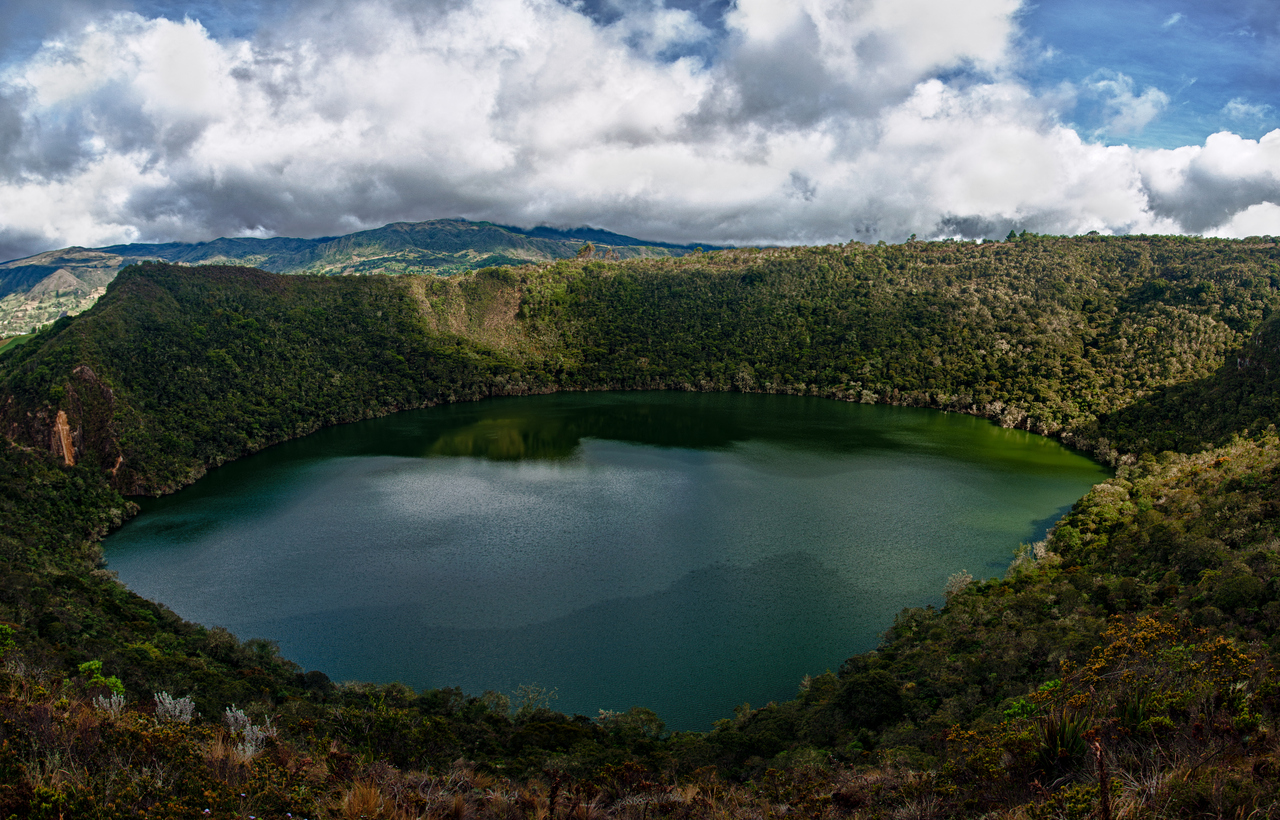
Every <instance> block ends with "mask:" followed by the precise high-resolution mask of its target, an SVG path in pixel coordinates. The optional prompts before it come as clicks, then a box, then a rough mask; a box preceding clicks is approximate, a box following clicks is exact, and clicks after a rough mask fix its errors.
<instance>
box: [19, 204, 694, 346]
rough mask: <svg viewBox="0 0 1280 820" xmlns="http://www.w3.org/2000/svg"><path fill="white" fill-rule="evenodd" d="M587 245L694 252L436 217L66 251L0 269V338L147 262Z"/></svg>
mask: <svg viewBox="0 0 1280 820" xmlns="http://www.w3.org/2000/svg"><path fill="white" fill-rule="evenodd" d="M587 243H590V244H592V245H593V246H594V249H593V250H592V251H591V253H593V254H594V255H595V256H597V257H600V258H609V259H630V258H634V257H652V256H683V255H684V254H686V253H689V252H691V251H693V250H694V249H695V248H696V247H697V246H695V245H672V244H668V243H665V242H649V241H647V240H643V239H636V238H635V237H631V236H623V235H621V234H616V233H611V232H609V231H603V230H598V229H596V228H575V229H572V230H557V229H555V228H546V227H540V228H533V229H531V230H523V229H521V228H512V227H508V226H504V225H495V224H493V223H490V222H470V221H467V220H465V219H433V220H431V221H429V222H393V223H392V224H390V225H386V226H384V227H381V228H377V229H375V230H370V231H360V232H358V233H353V234H347V235H346V236H326V237H321V238H319V239H290V238H285V237H277V238H273V239H252V238H222V239H215V240H213V241H212V242H194V243H192V242H169V243H165V244H156V245H146V244H134V245H111V246H109V247H105V248H77V247H72V248H63V249H62V250H56V251H48V252H46V253H41V254H36V255H35V256H30V257H27V258H26V259H16V260H14V261H12V262H5V263H3V264H0V337H6V336H15V335H18V334H22V333H30V332H31V331H32V329H33V328H37V327H39V326H41V325H44V324H48V323H49V322H52V321H53V320H55V319H57V318H58V317H60V316H69V315H74V314H76V313H79V312H81V311H83V310H86V309H87V308H89V307H90V306H91V305H92V304H93V303H94V302H96V301H97V299H98V297H99V296H101V295H102V294H103V293H104V292H105V291H106V287H107V284H108V283H109V282H111V280H112V279H114V278H115V276H116V273H118V272H119V271H120V269H121V268H123V267H125V266H126V265H131V264H133V263H135V262H141V261H144V260H148V259H155V260H161V261H165V262H176V263H180V264H187V265H196V264H204V263H216V264H236V265H249V266H253V267H256V268H261V269H263V270H267V271H271V272H273V273H293V274H320V275H340V274H369V273H388V274H397V273H437V274H440V275H449V274H453V273H458V272H460V271H467V270H476V269H479V268H484V267H489V266H492V265H522V264H526V263H529V262H546V261H550V260H553V259H567V258H571V257H574V256H577V255H578V253H579V251H580V250H581V249H582V247H583V246H584V245H585V244H587ZM701 247H703V248H705V249H706V250H712V249H715V248H717V247H719V246H713V245H703V246H701Z"/></svg>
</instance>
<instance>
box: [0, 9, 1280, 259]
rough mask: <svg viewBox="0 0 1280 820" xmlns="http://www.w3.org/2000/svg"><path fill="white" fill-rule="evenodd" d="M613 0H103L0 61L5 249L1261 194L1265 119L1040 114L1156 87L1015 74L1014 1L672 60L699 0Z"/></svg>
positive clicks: (692, 226) (793, 24)
mask: <svg viewBox="0 0 1280 820" xmlns="http://www.w3.org/2000/svg"><path fill="white" fill-rule="evenodd" d="M616 5H617V7H618V8H619V9H622V11H623V13H622V14H621V16H620V17H618V18H617V19H615V20H613V21H612V22H609V23H607V24H601V23H598V22H595V21H593V20H592V19H590V18H589V17H587V16H586V15H584V14H582V13H580V11H578V10H576V9H575V8H572V7H570V6H566V5H564V4H562V3H559V2H554V0H454V1H453V2H450V3H447V4H446V3H440V4H414V5H413V7H412V8H408V7H407V6H401V5H396V4H395V3H394V2H392V0H387V2H364V3H360V4H335V5H333V6H317V7H314V8H312V9H309V13H308V15H307V16H306V17H305V18H299V19H298V20H296V21H295V22H294V23H293V24H292V25H291V26H288V27H283V28H280V29H278V30H275V31H272V32H270V33H268V34H263V35H262V36H260V37H258V38H257V39H255V40H252V41H241V40H229V39H228V40H217V39H215V38H213V37H212V36H211V35H210V34H209V33H208V32H207V31H206V30H205V29H204V28H203V27H201V25H200V24H199V23H196V22H191V21H184V22H173V21H169V20H163V19H145V18H143V17H140V16H138V15H134V14H123V15H115V16H109V17H102V18H100V19H97V20H95V21H93V22H91V23H89V24H86V25H83V26H82V27H81V28H80V29H79V30H76V31H69V32H67V33H65V34H64V35H63V36H62V37H61V38H60V39H59V40H58V41H57V42H48V43H46V44H45V46H44V47H43V48H42V49H41V50H40V51H39V52H38V53H36V54H35V55H34V56H33V57H32V58H31V59H29V60H26V61H25V62H21V63H16V64H14V65H12V66H11V67H10V69H9V71H8V73H7V74H6V75H5V76H4V77H3V78H2V79H0V252H2V251H8V252H9V255H18V254H19V253H24V252H34V251H37V250H42V249H45V248H48V247H57V246H60V245H67V244H81V245H96V244H107V243H111V242H125V241H135V240H146V241H153V240H170V239H187V240H196V239H208V238H212V237H214V236H218V235H244V234H255V235H268V234H273V233H274V234H278V235H294V236H298V235H301V236H307V235H311V236H315V235H321V234H334V233H340V232H345V231H350V230H355V229H359V228H362V227H371V226H376V225H380V224H383V223H385V222H389V221H393V220H398V219H425V218H431V217H438V216H467V217H471V218H487V219H494V220H497V221H501V222H506V223H514V224H524V225H532V224H537V223H551V224H558V225H579V224H593V225H599V226H603V227H607V228H610V229H613V230H618V231H622V232H626V233H631V234H633V235H639V236H646V237H652V238H655V239H666V240H675V241H694V240H703V241H709V242H725V243H763V242H824V241H844V240H847V239H850V238H855V237H856V238H859V239H863V240H870V241H875V240H877V239H886V240H890V241H900V240H902V239H904V238H906V236H908V235H910V234H911V233H917V234H919V235H921V236H933V235H960V236H981V235H986V236H994V235H999V236H1003V234H1004V233H1007V231H1008V230H1009V228H1010V227H1017V228H1019V229H1022V228H1027V229H1030V230H1035V231H1038V232H1049V233H1074V232H1083V231H1088V230H1099V231H1103V232H1123V231H1147V232H1165V231H1179V230H1191V231H1210V230H1224V231H1225V230H1234V228H1231V227H1230V226H1231V225H1234V224H1235V222H1233V220H1235V219H1236V217H1237V215H1242V214H1244V216H1240V217H1239V219H1242V220H1245V221H1248V220H1251V219H1254V216H1252V215H1248V214H1256V213H1263V214H1264V216H1265V214H1266V213H1269V212H1267V211H1266V210H1265V209H1263V210H1262V211H1257V210H1256V208H1257V206H1260V205H1261V204H1262V203H1274V202H1276V201H1280V200H1278V199H1277V197H1276V195H1275V190H1276V184H1275V177H1276V175H1275V174H1274V173H1273V171H1274V168H1275V166H1276V159H1275V157H1274V154H1275V146H1276V145H1277V144H1280V132H1276V133H1275V134H1272V135H1268V136H1267V137H1264V138H1263V139H1262V140H1261V141H1249V140H1242V139H1240V138H1239V137H1234V135H1229V134H1219V135H1215V136H1214V137H1212V138H1210V140H1209V141H1208V142H1206V144H1205V145H1204V146H1201V147H1195V146H1193V147H1191V148H1187V149H1178V150H1177V151H1171V152H1150V151H1148V152H1142V151H1134V150H1132V149H1129V148H1126V147H1123V146H1112V147H1107V146H1103V145H1100V144H1097V143H1095V142H1091V141H1089V140H1084V139H1081V137H1080V135H1079V134H1077V133H1076V132H1075V131H1073V130H1071V129H1070V128H1068V127H1066V126H1064V125H1062V124H1061V122H1060V120H1059V118H1058V114H1057V112H1058V111H1060V110H1063V109H1064V107H1066V106H1068V105H1069V104H1070V103H1071V102H1072V101H1073V100H1074V99H1075V98H1076V97H1077V96H1079V95H1085V96H1088V95H1092V96H1091V97H1090V98H1091V99H1093V100H1095V101H1097V102H1098V104H1100V105H1104V106H1106V111H1107V114H1108V119H1109V122H1110V125H1109V127H1108V128H1109V130H1110V131H1114V132H1117V133H1121V132H1133V131H1137V130H1140V129H1141V128H1142V127H1144V126H1145V125H1147V124H1148V123H1149V122H1151V121H1152V119H1153V118H1154V117H1156V116H1158V114H1159V112H1160V110H1162V109H1163V107H1164V106H1166V105H1167V104H1168V98H1167V97H1166V96H1165V95H1164V94H1163V93H1162V92H1160V91H1159V90H1158V89H1150V88H1149V89H1146V90H1144V91H1143V92H1142V93H1138V92H1137V91H1136V89H1135V87H1134V85H1133V82H1132V80H1130V79H1129V78H1127V77H1125V76H1124V75H1106V76H1095V77H1093V78H1091V80H1090V82H1089V83H1087V84H1086V85H1084V86H1081V87H1079V88H1066V89H1056V90H1055V91H1053V92H1052V93H1050V94H1047V95H1045V96H1042V97H1036V96H1034V95H1033V94H1031V93H1030V92H1029V91H1028V90H1027V89H1026V88H1025V87H1024V86H1022V85H1020V84H1019V83H1018V82H1016V81H1015V80H1013V79H1012V78H1011V76H1010V75H1009V72H1008V70H1007V66H1008V63H1009V59H1010V58H1009V44H1010V42H1011V41H1012V39H1013V38H1014V36H1015V35H1016V29H1015V23H1014V19H1015V18H1014V14H1015V12H1016V11H1017V7H1018V2H1017V0H974V2H971V3H968V4H955V3H952V2H949V0H946V1H944V0H863V2H858V3H850V2H844V1H843V0H797V2H791V3H781V2H777V1H776V0H769V1H767V0H739V2H738V3H737V5H736V6H734V7H733V9H732V11H731V12H730V13H729V14H728V16H727V17H726V19H725V27H726V29H725V30H726V32H727V33H726V34H724V37H723V39H722V40H721V41H719V42H718V44H717V45H716V48H717V49H718V51H717V57H716V59H715V60H714V61H713V62H711V63H710V64H704V63H703V61H702V59H701V58H696V57H686V58H682V59H671V58H672V56H673V55H677V54H679V53H690V52H689V51H688V50H687V49H688V48H689V47H691V46H693V45H697V43H698V42H699V41H700V40H701V39H705V38H707V37H708V36H710V35H709V33H708V31H707V29H706V28H705V27H704V26H703V24H702V23H701V22H699V20H698V19H697V18H696V17H694V16H693V15H691V14H689V13H687V12H684V11H680V10H673V9H667V8H665V7H663V6H662V5H661V4H660V3H659V2H657V0H627V2H625V3H622V2H621V0H618V2H617V3H616ZM682 50H683V51H682ZM940 76H948V77H953V78H955V79H951V80H947V81H944V80H942V79H939V77H940ZM1241 105H1244V103H1243V102H1242V103H1241ZM1251 209H1252V210H1251ZM1241 224H1243V223H1241ZM1250 224H1252V223H1250ZM0 255H3V254H2V253H0Z"/></svg>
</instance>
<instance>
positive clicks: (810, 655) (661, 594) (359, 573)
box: [105, 393, 1107, 729]
mask: <svg viewBox="0 0 1280 820" xmlns="http://www.w3.org/2000/svg"><path fill="white" fill-rule="evenodd" d="M1106 477H1107V472H1106V471H1105V470H1104V469H1103V468H1102V467H1100V466H1098V465H1097V464H1095V463H1093V462H1091V461H1089V460H1088V459H1086V458H1084V457H1083V456H1081V455H1079V454H1077V453H1073V452H1071V451H1069V450H1067V449H1065V448H1063V447H1062V446H1061V445H1059V444H1057V443H1056V442H1054V441H1051V440H1049V439H1045V438H1041V437H1039V436H1034V435H1031V434H1029V433H1025V432H1022V431H1016V430H1004V429H1001V428H999V427H996V426H994V425H992V424H990V423H989V422H986V421H984V420H981V419H977V418H973V417H971V416H964V415H958V414H947V413H940V412H936V411H929V410H920V409H914V408H895V407H884V406H867V405H857V404H847V403H842V402H834V401H827V400H823V399H811V398H800V397H793V396H761V395H744V394H689V393H568V394H559V395H553V396H536V397H528V398H508V399H492V400H488V401H484V402H479V403H474V404H461V405H452V406H447V407H439V408H434V409H431V410H422V411H413V412H408V413H401V414H397V415H395V416H389V417H387V418H383V419H377V420H373V421H367V422H361V423H358V424H351V425H344V426H341V427H335V428H331V429H328V430H323V431H321V432H319V433H316V434H314V435H311V436H308V437H306V438H304V439H299V440H297V441H293V442H288V443H286V444H283V445H280V446H277V447H273V448H271V449H270V450H267V451H265V452H262V453H259V454H258V455H255V456H252V457H250V458H246V459H244V460H242V461H238V462H235V463H233V464H229V465H227V466H225V467H222V468H219V469H217V470H214V471H212V472H211V473H210V474H209V475H208V476H206V477H205V478H204V479H202V480H201V481H199V482H198V483H197V484H195V485H193V486H191V487H189V488H187V489H185V490H183V491H181V492H179V493H176V494H174V495H171V496H168V497H165V498H162V499H154V500H147V501H144V502H143V513H142V514H141V515H140V516H139V517H138V518H136V519H135V520H134V521H132V522H131V523H129V524H128V525H127V526H125V527H124V528H123V529H121V530H120V531H119V532H117V533H115V534H114V535H112V536H111V537H110V538H108V539H107V541H106V544H105V548H106V554H107V559H108V562H109V566H110V568H111V569H113V570H116V571H117V572H118V573H119V575H120V579H121V580H122V581H124V582H125V583H126V584H128V586H129V587H131V588H132V589H134V590H135V591H137V592H138V593H140V594H142V595H144V596H146V597H148V598H152V599H153V600H157V601H161V602H163V603H165V604H167V605H168V606H170V607H171V608H173V609H174V611H176V612H177V613H178V614H179V615H182V616H183V617H185V618H188V619H190V620H194V621H199V622H201V623H204V624H208V625H221V626H226V627H227V628H229V629H230V630H231V631H233V632H235V633H236V634H237V635H238V636H240V637H241V638H251V637H264V638H268V639H270V640H274V641H277V642H278V643H279V644H280V647H281V649H282V651H283V652H284V654H285V655H286V657H289V658H291V659H293V660H295V661H297V662H299V663H300V664H302V665H304V666H305V667H306V668H309V669H321V670H323V671H324V672H326V673H327V674H328V675H329V676H330V677H332V678H333V679H335V680H346V679H359V680H371V681H378V682H387V681H392V680H400V681H402V682H404V683H406V684H408V685H410V686H413V687H414V688H418V689H422V688H429V687H440V686H457V687H461V688H462V689H463V690H464V691H467V692H468V693H473V694H478V693H480V692H481V691H484V690H486V689H493V690H497V691H501V692H506V693H511V692H512V691H514V690H515V688H516V687H517V686H519V685H521V684H537V685H540V686H543V687H546V688H547V689H553V690H555V691H556V693H557V695H558V698H557V699H556V700H555V701H554V702H553V703H552V704H551V705H552V706H553V707H554V708H556V709H558V710H560V711H566V712H570V713H574V712H576V713H581V714H587V715H595V714H596V713H597V711H598V710H600V709H613V710H619V711H620V710H624V709H626V708H627V707H630V706H646V707H649V708H652V709H654V710H655V711H657V712H658V714H659V716H660V717H662V718H663V719H664V720H665V721H666V722H667V724H668V727H669V728H677V729H706V728H709V727H710V725H711V723H712V721H713V720H715V719H718V718H722V717H728V716H731V715H732V711H733V708H734V707H735V706H737V705H738V704H741V703H743V702H750V703H752V704H754V705H762V704H763V703H765V702H767V701H770V700H779V699H785V698H788V697H791V696H793V695H794V694H795V692H796V688H797V685H798V684H799V681H800V679H801V678H802V677H803V676H804V675H806V674H818V673H821V672H822V671H824V670H826V669H832V670H834V669H836V668H837V667H838V666H839V664H840V662H841V661H843V660H844V659H845V658H846V657H848V656H849V655H851V654H854V653H857V652H861V651H864V650H867V649H871V648H873V647H874V646H875V644H876V642H877V639H878V636H879V634H880V633H882V632H883V631H884V630H885V629H886V628H887V627H888V626H889V625H890V624H891V623H892V621H893V617H894V615H895V614H896V613H897V612H898V611H899V610H900V609H902V608H903V607H906V606H922V605H925V604H939V603H941V600H942V588H943V585H944V583H945V582H946V579H947V577H948V576H949V575H951V574H952V573H954V572H956V571H959V570H968V571H970V572H971V573H973V575H975V576H977V577H990V576H997V575H1001V574H1003V572H1004V570H1005V568H1006V567H1007V566H1008V564H1009V561H1010V559H1011V557H1012V553H1013V551H1014V549H1015V548H1016V547H1017V546H1018V545H1019V544H1020V543H1024V542H1030V541H1033V540H1035V539H1038V538H1040V537H1042V536H1043V534H1044V532H1045V530H1046V529H1047V527H1048V526H1049V525H1050V524H1051V523H1052V522H1053V521H1054V520H1056V519H1057V518H1058V517H1059V516H1060V515H1061V514H1062V513H1063V512H1065V511H1066V510H1067V509H1068V508H1069V507H1070V505H1071V504H1072V503H1073V502H1074V501H1075V500H1076V499H1078V498H1079V497H1080V496H1081V495H1083V494H1084V493H1085V492H1087V491H1088V489H1089V487H1090V486H1091V485H1093V484H1095V483H1097V482H1099V481H1102V480H1103V479H1105V478H1106Z"/></svg>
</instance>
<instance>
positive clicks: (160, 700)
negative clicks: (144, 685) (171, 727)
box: [155, 692, 196, 723]
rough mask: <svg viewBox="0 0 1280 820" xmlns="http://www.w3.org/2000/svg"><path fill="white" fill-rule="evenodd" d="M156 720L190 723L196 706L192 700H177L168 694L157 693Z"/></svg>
mask: <svg viewBox="0 0 1280 820" xmlns="http://www.w3.org/2000/svg"><path fill="white" fill-rule="evenodd" d="M155 699H156V720H159V721H162V722H164V721H174V722H175V723H190V722H191V718H193V717H194V716H195V710H196V704H195V701H193V700H192V699H191V698H175V697H173V696H172V695H170V694H169V693H168V692H156V694H155Z"/></svg>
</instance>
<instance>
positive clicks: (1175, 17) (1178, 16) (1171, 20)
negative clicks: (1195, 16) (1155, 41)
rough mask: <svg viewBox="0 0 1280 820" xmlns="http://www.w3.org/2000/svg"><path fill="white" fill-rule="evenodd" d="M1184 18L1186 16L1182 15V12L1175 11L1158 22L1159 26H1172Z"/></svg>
mask: <svg viewBox="0 0 1280 820" xmlns="http://www.w3.org/2000/svg"><path fill="white" fill-rule="evenodd" d="M1184 19H1186V17H1185V16H1184V15H1183V13H1182V12H1180V11H1175V12H1174V13H1173V14H1170V15H1169V17H1168V19H1166V20H1165V21H1164V22H1163V23H1161V24H1160V28H1173V27H1174V26H1176V25H1178V23H1181V22H1182V21H1183V20H1184Z"/></svg>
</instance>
